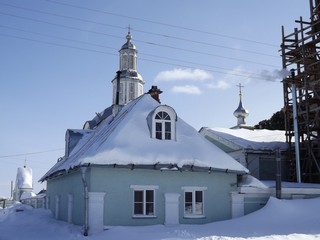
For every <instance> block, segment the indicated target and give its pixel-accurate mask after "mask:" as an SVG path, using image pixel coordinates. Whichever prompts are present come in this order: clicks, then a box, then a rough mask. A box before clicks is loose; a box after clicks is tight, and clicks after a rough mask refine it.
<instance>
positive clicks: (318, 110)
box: [281, 0, 320, 183]
mask: <svg viewBox="0 0 320 240" xmlns="http://www.w3.org/2000/svg"><path fill="white" fill-rule="evenodd" d="M309 1H310V19H309V20H308V21H304V20H303V19H302V17H300V19H299V20H297V21H296V23H297V25H298V27H297V28H295V29H294V31H293V32H292V33H291V34H289V35H285V31H284V27H282V44H281V52H282V65H283V68H284V69H287V70H290V71H291V74H290V75H289V76H287V77H286V78H285V79H283V96H284V108H283V110H284V114H285V131H286V139H287V142H288V143H289V145H290V150H289V153H288V154H289V156H288V158H289V159H290V162H291V167H292V180H293V181H295V180H297V179H299V178H300V179H301V181H302V182H314V183H315V182H316V183H319V182H320V54H319V48H320V0H309ZM294 107H295V109H296V110H295V111H294V110H293V108H294ZM294 124H296V127H295V126H294ZM295 129H296V131H295ZM295 132H297V135H296V136H295ZM295 139H297V140H298V141H296V142H298V144H297V146H295V144H294V142H295ZM297 154H298V155H299V156H297ZM297 159H298V161H297ZM297 166H299V167H300V172H301V176H298V174H297V171H296V168H297Z"/></svg>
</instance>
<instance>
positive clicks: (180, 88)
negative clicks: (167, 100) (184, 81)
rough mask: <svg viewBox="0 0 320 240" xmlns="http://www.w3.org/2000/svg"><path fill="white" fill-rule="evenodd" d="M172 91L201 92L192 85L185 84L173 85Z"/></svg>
mask: <svg viewBox="0 0 320 240" xmlns="http://www.w3.org/2000/svg"><path fill="white" fill-rule="evenodd" d="M172 92H174V93H187V94H197V95H199V94H201V93H202V92H201V90H200V89H199V88H198V87H197V86H194V85H185V86H174V87H173V88H172Z"/></svg>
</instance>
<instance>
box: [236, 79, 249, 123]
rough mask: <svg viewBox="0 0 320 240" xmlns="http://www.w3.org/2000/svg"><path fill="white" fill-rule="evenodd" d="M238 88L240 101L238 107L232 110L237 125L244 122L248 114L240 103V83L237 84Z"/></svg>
mask: <svg viewBox="0 0 320 240" xmlns="http://www.w3.org/2000/svg"><path fill="white" fill-rule="evenodd" d="M238 86H239V89H240V93H239V96H240V102H239V106H238V108H237V109H236V110H235V111H234V112H233V115H234V116H235V117H236V118H237V119H238V125H241V124H246V122H245V118H246V117H247V116H248V115H249V111H248V110H247V109H245V108H244V106H243V104H242V92H241V87H243V86H241V84H239V85H238Z"/></svg>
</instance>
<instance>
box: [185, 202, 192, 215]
mask: <svg viewBox="0 0 320 240" xmlns="http://www.w3.org/2000/svg"><path fill="white" fill-rule="evenodd" d="M184 212H185V213H187V214H192V203H185V204H184Z"/></svg>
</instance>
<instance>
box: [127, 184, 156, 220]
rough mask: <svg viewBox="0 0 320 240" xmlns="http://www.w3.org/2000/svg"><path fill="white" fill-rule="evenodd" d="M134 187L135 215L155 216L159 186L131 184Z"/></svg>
mask: <svg viewBox="0 0 320 240" xmlns="http://www.w3.org/2000/svg"><path fill="white" fill-rule="evenodd" d="M131 188H132V189H133V216H134V217H155V190H156V189H157V188H158V187H157V186H131Z"/></svg>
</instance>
